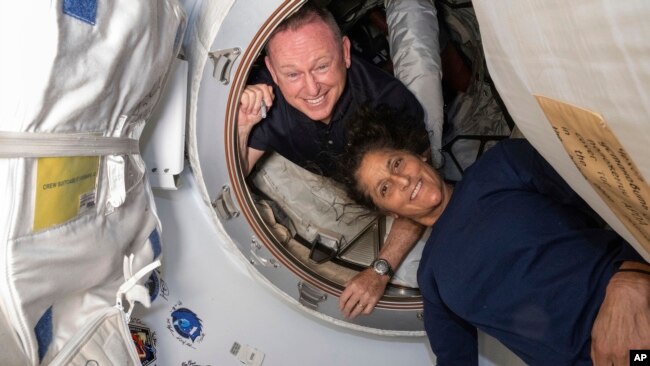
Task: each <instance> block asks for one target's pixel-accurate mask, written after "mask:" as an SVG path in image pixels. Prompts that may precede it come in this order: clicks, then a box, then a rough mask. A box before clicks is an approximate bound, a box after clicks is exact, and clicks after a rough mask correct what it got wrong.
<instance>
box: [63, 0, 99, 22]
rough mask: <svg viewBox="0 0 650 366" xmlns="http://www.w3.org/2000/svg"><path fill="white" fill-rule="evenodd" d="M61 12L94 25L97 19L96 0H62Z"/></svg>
mask: <svg viewBox="0 0 650 366" xmlns="http://www.w3.org/2000/svg"><path fill="white" fill-rule="evenodd" d="M63 14H67V15H70V16H71V17H75V18H77V19H79V20H81V21H83V22H86V23H88V24H92V25H95V21H96V19H97V0H63Z"/></svg>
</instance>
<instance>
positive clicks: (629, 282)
mask: <svg viewBox="0 0 650 366" xmlns="http://www.w3.org/2000/svg"><path fill="white" fill-rule="evenodd" d="M620 269H640V270H642V271H648V272H649V273H650V265H647V264H643V263H639V262H631V261H626V262H623V264H621V266H620ZM631 349H650V274H645V273H639V272H623V271H621V272H617V273H616V274H614V276H613V277H612V278H611V279H610V281H609V284H608V285H607V290H606V293H605V299H604V301H603V303H602V304H601V306H600V310H599V311H598V315H597V316H596V320H595V321H594V326H593V328H592V330H591V359H592V361H593V362H594V365H596V366H599V365H628V364H629V351H630V350H631Z"/></svg>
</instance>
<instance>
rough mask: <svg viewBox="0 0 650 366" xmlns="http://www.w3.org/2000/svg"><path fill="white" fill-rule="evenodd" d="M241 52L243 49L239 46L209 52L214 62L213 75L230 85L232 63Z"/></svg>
mask: <svg viewBox="0 0 650 366" xmlns="http://www.w3.org/2000/svg"><path fill="white" fill-rule="evenodd" d="M240 54H241V49H240V48H239V47H234V48H227V49H224V50H216V51H212V52H209V53H208V57H210V59H211V60H212V62H213V64H214V70H213V71H212V77H214V78H215V79H217V80H219V81H220V82H221V83H222V84H224V85H228V83H230V72H231V71H232V65H233V63H234V62H235V60H236V59H237V57H239V55H240Z"/></svg>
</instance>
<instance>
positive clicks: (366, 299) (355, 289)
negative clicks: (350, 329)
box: [339, 268, 389, 319]
mask: <svg viewBox="0 0 650 366" xmlns="http://www.w3.org/2000/svg"><path fill="white" fill-rule="evenodd" d="M388 280H389V278H388V276H382V275H380V274H378V273H377V272H375V270H374V269H372V268H367V269H365V270H364V271H362V272H360V273H359V274H358V275H356V276H354V278H353V279H351V280H350V281H349V282H348V283H347V286H346V287H345V290H344V291H343V293H342V294H341V298H340V299H339V309H340V310H341V312H342V313H343V315H344V316H345V317H346V318H350V319H354V318H355V317H356V316H357V315H359V314H366V315H368V314H370V313H372V311H373V310H374V308H375V305H377V303H378V302H379V299H381V296H382V295H383V294H384V290H385V289H386V285H387V284H388Z"/></svg>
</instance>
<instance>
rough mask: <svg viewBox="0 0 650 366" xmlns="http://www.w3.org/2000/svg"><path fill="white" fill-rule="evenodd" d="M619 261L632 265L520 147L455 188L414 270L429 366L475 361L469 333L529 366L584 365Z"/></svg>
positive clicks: (613, 237) (487, 162)
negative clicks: (431, 358)
mask: <svg viewBox="0 0 650 366" xmlns="http://www.w3.org/2000/svg"><path fill="white" fill-rule="evenodd" d="M624 260H633V261H638V262H644V261H643V259H642V257H641V256H640V255H639V254H638V253H637V252H636V251H635V250H634V249H633V248H632V247H630V246H629V244H627V243H626V242H625V241H624V240H623V239H622V238H621V237H620V236H619V235H617V234H616V233H615V232H614V231H612V230H607V229H604V228H602V225H600V219H599V218H598V217H597V216H596V215H595V213H593V211H591V210H590V209H589V207H588V205H587V204H586V203H585V202H584V201H583V200H582V199H581V198H580V197H579V196H578V195H577V194H576V193H575V192H574V191H573V190H572V189H571V188H570V187H569V186H568V185H567V184H566V183H565V182H564V180H562V178H561V177H560V176H559V175H558V174H557V173H556V172H555V171H554V170H553V168H552V167H551V166H550V165H549V164H548V163H547V162H546V161H545V160H544V159H543V158H542V157H541V156H540V155H539V154H538V153H537V152H536V151H535V150H534V148H533V147H532V146H531V145H530V144H529V143H528V142H526V141H525V140H507V141H504V142H501V143H499V144H497V145H496V146H495V147H493V148H492V149H490V150H489V151H488V152H486V153H485V154H484V155H483V156H482V157H481V158H480V159H479V160H478V161H477V162H476V163H474V164H473V165H472V166H471V167H470V168H469V169H468V170H467V171H466V173H465V174H464V176H463V179H462V180H461V181H460V182H459V183H457V185H456V186H455V188H454V192H453V194H452V197H451V199H450V202H449V204H448V206H447V207H446V209H445V211H444V212H443V214H442V215H441V217H440V218H439V220H438V221H437V222H436V223H435V224H434V226H433V229H432V232H431V236H430V237H429V240H428V241H427V244H426V246H425V249H424V251H423V254H422V259H421V261H420V267H419V269H418V282H419V286H420V291H421V292H422V296H423V298H424V321H425V328H426V331H427V335H428V337H429V341H430V343H431V347H432V349H433V352H434V353H435V354H436V356H437V359H438V364H439V365H476V364H477V363H478V353H477V342H476V328H479V329H481V330H482V331H484V332H485V333H487V334H490V335H491V336H493V337H495V338H496V339H498V340H499V341H501V342H502V343H503V344H504V345H505V346H506V347H508V348H509V349H510V350H512V351H513V352H514V353H515V354H517V355H518V356H519V357H521V359H523V360H524V362H526V363H527V364H530V365H590V364H591V359H590V347H591V343H590V342H591V328H592V325H593V322H594V319H595V317H596V315H597V312H598V309H599V308H600V304H601V303H602V301H603V299H604V295H605V287H606V286H607V283H608V282H609V279H610V278H611V276H612V275H613V274H614V272H615V270H616V269H617V268H618V266H619V265H620V262H622V261H624Z"/></svg>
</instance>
